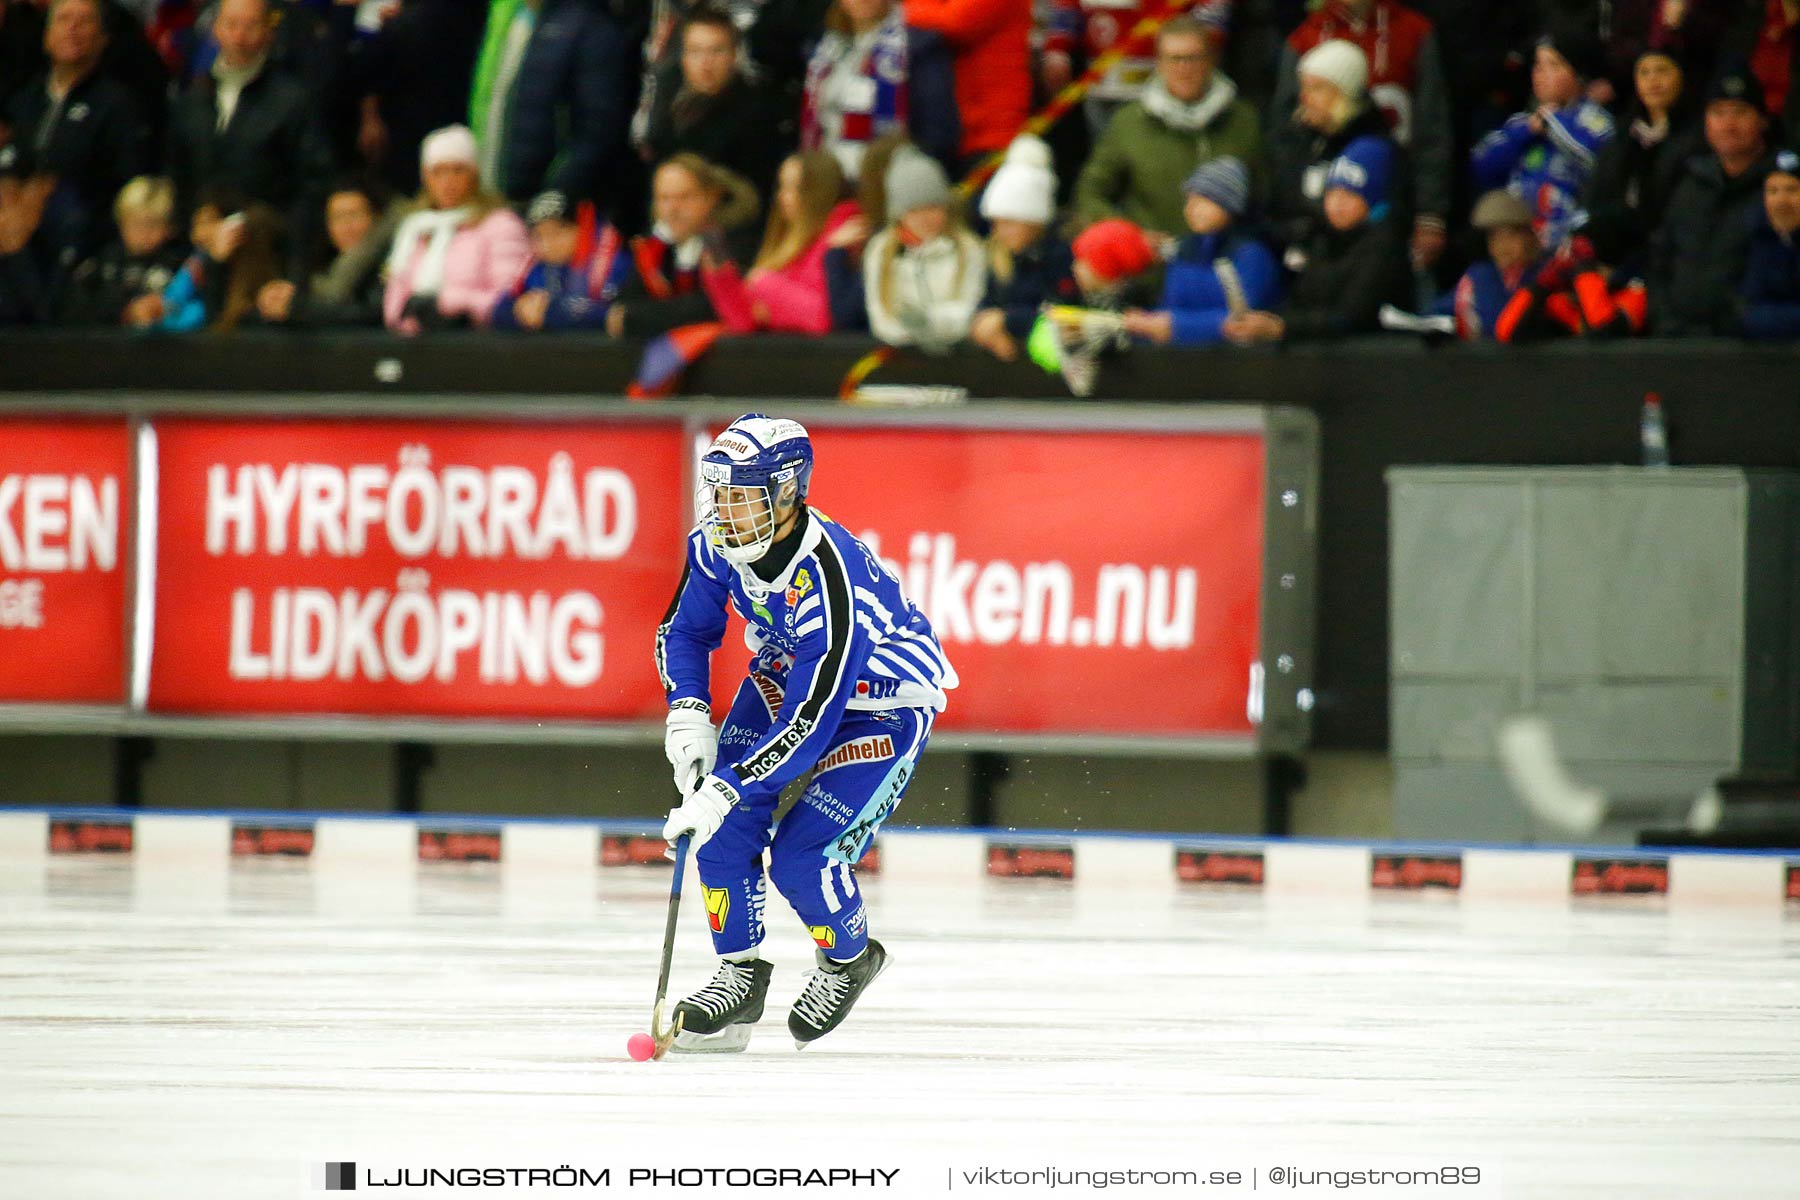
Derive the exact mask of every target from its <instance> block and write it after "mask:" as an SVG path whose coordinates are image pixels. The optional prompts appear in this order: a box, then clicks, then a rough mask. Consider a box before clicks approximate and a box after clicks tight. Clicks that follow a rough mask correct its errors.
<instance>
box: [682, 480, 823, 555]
mask: <svg viewBox="0 0 1800 1200" xmlns="http://www.w3.org/2000/svg"><path fill="white" fill-rule="evenodd" d="M705 467H707V468H715V467H718V468H723V469H721V470H712V469H708V470H705V471H704V475H705V477H706V478H705V479H704V481H703V482H702V483H701V485H700V492H699V495H698V496H697V497H696V499H697V500H698V508H699V513H700V523H701V524H702V525H703V526H705V528H706V536H707V540H708V541H710V542H711V543H712V544H713V546H714V547H715V548H716V549H717V550H718V551H719V553H720V554H723V555H724V556H725V557H726V558H728V559H730V560H731V561H732V562H735V563H753V562H755V561H756V560H757V559H759V558H761V557H762V556H763V555H765V554H767V553H768V552H769V547H770V546H772V545H774V544H775V530H776V528H777V526H778V525H779V524H780V521H779V519H778V516H777V513H776V509H777V506H779V507H781V508H783V509H787V508H791V507H793V506H794V505H795V504H797V503H798V502H799V494H798V491H799V489H798V488H797V487H796V486H795V484H794V481H793V480H792V479H787V480H784V481H782V482H780V483H775V484H774V491H773V493H771V491H770V488H769V485H770V484H771V483H773V482H774V481H773V480H765V481H762V482H758V483H751V482H749V481H744V482H738V483H733V482H731V478H730V476H731V469H730V467H729V466H728V465H726V464H723V463H717V464H715V463H706V464H705ZM715 477H716V478H715Z"/></svg>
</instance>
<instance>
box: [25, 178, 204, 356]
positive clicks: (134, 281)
mask: <svg viewBox="0 0 1800 1200" xmlns="http://www.w3.org/2000/svg"><path fill="white" fill-rule="evenodd" d="M113 216H114V219H115V221H116V222H117V224H118V227H119V237H118V240H116V241H114V242H113V243H112V244H111V245H109V246H107V247H106V248H105V249H104V250H102V251H101V252H100V253H99V254H97V255H95V256H94V257H92V258H90V259H87V260H86V261H84V262H83V263H82V264H81V265H80V266H79V267H76V268H75V273H74V275H73V276H72V277H71V278H70V280H69V286H68V288H67V290H66V291H65V292H64V293H63V296H62V301H61V305H60V307H59V309H58V313H57V318H58V320H59V321H60V322H61V323H62V324H65V325H113V326H117V325H119V324H122V323H123V321H124V318H125V310H126V308H127V306H129V305H130V304H131V302H132V301H134V300H136V299H137V298H138V297H139V296H144V295H150V294H155V293H160V292H161V291H162V290H163V288H165V287H167V286H168V284H169V281H170V280H171V279H173V278H175V272H177V271H179V270H181V264H182V263H183V262H185V261H186V259H187V255H188V248H187V244H186V242H185V241H183V240H182V239H181V238H178V237H176V236H175V189H174V187H173V186H172V185H171V184H170V183H169V181H168V180H166V179H154V178H151V177H150V176H148V175H140V176H138V177H137V178H136V179H133V180H132V181H131V182H130V183H128V184H126V185H125V187H124V189H123V190H122V191H120V192H119V198H118V200H117V201H116V202H115V203H114V205H113Z"/></svg>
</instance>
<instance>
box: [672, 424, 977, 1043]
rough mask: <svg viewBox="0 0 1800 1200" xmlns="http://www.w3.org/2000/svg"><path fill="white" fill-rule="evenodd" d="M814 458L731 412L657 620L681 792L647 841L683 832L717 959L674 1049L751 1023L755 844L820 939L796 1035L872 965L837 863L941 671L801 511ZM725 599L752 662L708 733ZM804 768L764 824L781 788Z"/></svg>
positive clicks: (764, 978) (867, 570)
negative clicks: (682, 560)
mask: <svg viewBox="0 0 1800 1200" xmlns="http://www.w3.org/2000/svg"><path fill="white" fill-rule="evenodd" d="M812 469H813V451H812V442H811V441H810V440H809V439H808V437H807V434H806V430H805V429H804V428H803V427H802V426H801V425H800V424H799V423H798V422H796V421H787V420H780V419H775V418H771V417H766V416H763V415H762V414H760V413H748V414H746V415H744V416H742V417H739V418H738V419H737V420H735V421H733V422H732V423H731V425H730V426H729V427H727V428H726V430H725V432H723V433H721V434H720V435H719V436H718V438H717V439H715V440H714V441H713V444H712V446H711V448H710V449H708V450H707V452H706V454H705V455H704V457H703V458H702V459H701V462H700V480H701V483H700V492H699V502H700V524H699V526H698V527H697V528H696V529H695V530H694V531H693V532H692V533H690V534H689V535H688V540H687V561H686V564H685V566H684V567H683V569H682V574H681V583H680V584H679V585H678V586H677V587H676V589H675V598H674V600H673V601H671V602H670V604H669V611H668V614H667V615H666V616H665V617H664V618H663V622H662V625H661V626H660V627H659V628H658V629H657V633H656V665H657V671H658V673H659V674H660V675H661V676H662V684H663V690H664V691H665V692H667V693H668V699H669V716H668V732H667V735H666V737H665V739H664V748H665V750H666V751H667V753H668V756H669V762H670V764H671V765H672V766H673V767H674V768H675V786H676V787H677V788H678V789H679V790H680V792H681V794H682V795H683V796H685V797H686V799H684V800H683V801H682V802H681V804H680V805H678V806H677V807H676V808H675V809H674V810H673V811H672V812H670V813H669V819H668V821H667V823H665V824H664V826H663V836H664V837H665V838H667V839H669V841H671V842H673V841H675V840H676V839H677V838H678V837H680V836H681V834H683V833H687V832H691V833H692V834H693V842H694V844H695V845H696V846H697V847H698V849H697V851H696V853H695V855H694V858H695V861H696V863H697V864H698V865H699V868H700V882H701V884H702V885H704V888H705V893H706V912H707V918H708V921H709V923H710V924H711V927H712V937H713V948H714V949H715V950H717V951H718V953H719V956H720V962H719V969H718V971H717V973H716V974H714V976H713V978H712V981H711V982H710V983H708V984H707V985H706V986H705V987H703V988H701V989H700V990H699V991H697V992H695V993H694V994H693V995H691V996H689V997H688V998H687V999H685V1000H683V1001H682V1002H681V1003H680V1004H678V1005H677V1006H676V1008H675V1013H676V1016H677V1017H678V1018H679V1019H680V1020H681V1024H682V1032H681V1034H680V1036H678V1037H677V1038H676V1040H675V1043H674V1049H675V1050H678V1051H689V1052H693V1051H717V1050H742V1049H743V1048H744V1047H745V1046H746V1045H748V1044H749V1041H750V1030H751V1027H752V1026H753V1025H754V1024H755V1023H756V1022H757V1021H758V1020H760V1019H761V1018H762V1014H763V1000H764V998H765V996H766V995H767V993H768V990H769V976H770V974H771V972H772V971H773V969H774V968H773V967H772V966H771V964H769V963H767V962H764V961H762V958H761V955H760V952H759V949H758V947H759V946H760V945H761V944H762V940H763V933H764V925H763V901H764V897H765V893H766V887H767V880H766V879H765V877H764V874H763V852H764V851H765V850H767V851H768V852H769V871H768V874H769V875H770V876H772V877H773V878H774V880H775V886H776V888H777V889H778V890H779V891H780V892H781V894H782V895H783V896H785V897H786V898H787V901H788V903H789V904H791V905H793V908H794V911H795V913H797V914H798V915H799V917H800V921H801V923H802V924H804V925H805V926H806V927H807V932H808V933H810V934H811V935H812V939H813V941H814V943H816V944H817V946H818V951H817V959H818V966H817V969H816V970H813V971H810V972H808V974H807V978H806V985H805V987H804V989H803V990H802V991H801V993H800V997H799V999H797V1000H796V1001H795V1002H794V1007H793V1009H792V1011H790V1012H789V1014H788V1032H790V1033H791V1034H793V1036H794V1041H795V1043H796V1044H797V1045H799V1046H801V1047H804V1046H805V1045H806V1044H807V1043H808V1042H811V1041H813V1040H815V1039H817V1038H820V1037H823V1036H824V1035H825V1034H827V1033H830V1032H831V1031H832V1030H833V1029H835V1028H837V1026H838V1024H839V1022H841V1021H842V1020H843V1019H844V1016H845V1014H847V1013H848V1012H849V1011H850V1007H851V1005H853V1004H855V1003H856V1000H857V997H858V996H860V995H861V994H862V992H863V990H864V989H865V988H867V987H868V986H869V983H870V982H871V981H872V980H873V979H874V978H875V976H877V975H878V974H880V973H881V969H882V968H883V967H884V966H886V965H887V952H886V951H885V950H884V949H883V948H882V945H881V943H880V942H878V941H876V940H875V939H874V938H871V937H870V936H869V931H868V914H867V913H866V912H865V910H864V908H863V901H862V896H861V894H860V893H859V892H858V891H857V887H856V872H855V870H854V864H855V863H856V862H857V860H858V859H860V858H861V857H862V854H863V851H864V849H865V848H866V847H867V846H868V844H869V839H870V838H871V837H873V836H874V833H875V830H876V828H877V827H878V826H880V824H881V823H882V822H883V821H884V820H886V819H887V817H888V815H889V814H890V813H892V812H893V811H894V808H895V806H896V805H898V804H899V803H900V797H901V796H902V795H903V794H904V793H905V791H906V785H907V783H908V782H909V781H910V780H911V779H912V775H913V770H914V767H915V764H916V763H917V762H918V758H919V755H920V753H921V752H922V751H923V750H924V749H925V742H926V739H927V738H929V737H930V736H931V725H932V722H933V721H934V720H935V719H936V717H937V714H938V713H940V712H942V711H943V710H944V708H945V706H946V705H947V703H948V698H947V696H946V695H945V692H946V691H947V690H948V689H950V688H954V687H955V686H956V672H955V670H954V669H952V668H951V666H950V662H949V660H948V659H947V658H945V656H944V651H943V647H941V646H940V645H938V640H937V637H936V636H935V635H934V634H933V633H932V630H931V625H930V623H929V622H928V621H926V619H925V617H924V615H923V614H922V613H920V611H919V610H918V609H917V608H916V607H914V605H913V603H912V602H911V601H910V600H908V599H907V598H906V596H905V595H904V594H903V593H902V592H901V590H900V581H899V580H898V579H896V578H895V577H894V576H893V575H892V574H890V573H889V572H888V571H887V570H886V569H885V568H884V567H883V566H882V564H881V562H880V560H878V559H877V558H876V557H875V555H874V554H872V553H871V552H870V551H869V548H868V547H867V546H865V545H863V544H862V543H861V542H860V541H858V540H857V539H856V538H855V537H853V536H852V535H851V534H850V533H849V532H848V531H847V530H846V529H845V528H844V527H843V526H841V525H839V524H837V523H835V522H833V521H832V520H831V519H830V518H828V517H826V516H825V514H823V513H821V512H818V511H816V510H814V509H811V508H808V507H807V504H806V491H807V485H808V484H809V483H810V482H811V479H812ZM728 603H729V604H730V605H731V606H732V607H734V608H736V609H737V611H738V612H739V614H741V615H742V616H743V618H744V620H745V621H746V622H748V628H747V629H746V630H745V639H746V641H748V643H749V645H750V649H751V651H752V652H753V653H754V654H755V658H754V660H753V661H752V662H751V665H750V676H749V678H748V679H746V680H745V681H744V682H743V684H742V685H741V686H740V687H739V688H738V691H737V698H736V699H734V700H733V701H732V703H731V710H730V711H729V712H728V713H726V715H725V721H724V725H723V728H722V729H715V728H714V727H713V722H712V709H711V704H710V697H709V694H708V677H709V671H708V661H709V659H710V657H711V655H712V652H713V651H714V650H716V649H718V647H719V644H720V642H721V641H722V640H723V639H724V636H725V606H726V605H727V604H728ZM726 764H729V765H726ZM809 771H810V772H811V773H812V774H811V778H810V780H809V781H808V782H807V785H806V788H805V791H804V792H803V793H802V794H801V796H800V799H799V800H798V801H797V802H796V803H795V804H794V806H793V807H792V808H791V809H790V810H789V811H788V812H787V814H786V815H785V816H784V817H782V819H781V822H780V824H779V826H777V825H776V824H775V805H776V801H777V800H778V799H779V798H780V795H781V790H782V788H783V787H784V786H786V785H787V784H788V783H791V782H793V781H795V780H798V779H800V778H802V777H803V776H805V775H806V774H807V773H808V772H809ZM678 869H679V868H678Z"/></svg>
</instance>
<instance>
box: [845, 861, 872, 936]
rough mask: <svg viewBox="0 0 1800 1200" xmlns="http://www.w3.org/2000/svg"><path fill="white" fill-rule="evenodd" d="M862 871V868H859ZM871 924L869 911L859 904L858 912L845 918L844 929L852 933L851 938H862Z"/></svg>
mask: <svg viewBox="0 0 1800 1200" xmlns="http://www.w3.org/2000/svg"><path fill="white" fill-rule="evenodd" d="M858 869H859V870H860V869H861V868H860V867H859V868H858ZM868 924H869V910H868V909H866V908H864V907H863V906H862V905H860V904H858V905H857V906H856V910H855V911H854V912H852V913H851V914H850V915H849V916H847V917H845V918H844V928H845V929H847V930H849V931H850V936H851V937H861V936H862V932H863V930H864V929H865V928H867V927H868Z"/></svg>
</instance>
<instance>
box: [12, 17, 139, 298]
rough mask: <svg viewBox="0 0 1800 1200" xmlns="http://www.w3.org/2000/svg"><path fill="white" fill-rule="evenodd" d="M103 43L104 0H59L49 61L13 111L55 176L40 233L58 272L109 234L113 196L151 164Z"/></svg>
mask: <svg viewBox="0 0 1800 1200" xmlns="http://www.w3.org/2000/svg"><path fill="white" fill-rule="evenodd" d="M105 48H106V35H105V33H104V32H103V30H102V25H101V8H100V4H99V0H55V3H53V4H52V5H51V6H50V12H49V20H48V23H47V24H46V26H45V30H44V49H45V51H46V52H47V53H48V55H49V59H50V65H49V68H48V69H47V70H45V71H43V72H42V73H40V74H39V75H38V76H37V77H36V78H35V79H34V80H33V81H32V82H31V83H30V84H29V85H28V86H27V87H26V88H25V90H24V91H22V92H20V93H19V94H17V95H15V96H14V97H13V100H12V106H11V108H10V109H9V110H8V112H7V124H9V125H10V126H11V127H12V130H13V136H14V138H15V139H16V140H17V141H18V142H19V143H20V144H21V145H22V146H25V147H28V148H29V150H30V153H31V156H32V158H33V159H34V161H35V163H36V166H35V170H36V171H37V172H38V173H39V174H42V175H49V176H53V177H54V178H55V180H56V186H55V190H54V191H53V192H52V193H51V195H50V198H49V201H48V203H47V204H46V206H45V209H44V215H43V224H42V226H41V228H40V230H39V235H38V236H39V238H40V239H41V246H42V249H43V253H44V260H45V262H46V263H47V264H50V265H51V266H52V269H53V270H55V271H58V272H60V271H66V270H71V269H73V268H74V266H75V264H76V263H77V262H78V261H79V260H80V259H82V258H84V257H86V256H87V255H88V254H90V253H92V252H93V251H94V250H95V249H96V248H97V247H99V246H101V245H103V244H105V242H106V241H108V240H109V238H110V236H111V233H112V222H111V220H110V219H109V214H110V212H111V210H112V202H113V197H115V196H116V195H118V193H119V189H120V188H122V187H124V186H125V182H126V181H127V180H129V179H130V178H131V177H132V176H133V175H136V174H138V173H139V172H140V171H141V170H143V168H144V166H145V161H144V160H145V144H144V143H145V134H144V128H143V125H142V124H141V122H140V121H139V119H138V116H137V112H136V109H135V106H134V103H133V100H132V96H131V93H130V92H129V91H127V90H126V89H125V88H124V87H122V86H121V85H120V84H118V83H116V82H114V81H113V80H111V79H108V78H107V77H106V76H104V75H103V74H101V73H100V71H99V66H100V59H101V55H102V54H103V52H104V51H105Z"/></svg>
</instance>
